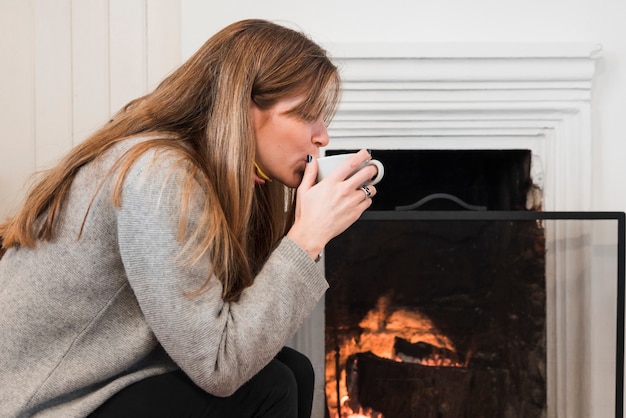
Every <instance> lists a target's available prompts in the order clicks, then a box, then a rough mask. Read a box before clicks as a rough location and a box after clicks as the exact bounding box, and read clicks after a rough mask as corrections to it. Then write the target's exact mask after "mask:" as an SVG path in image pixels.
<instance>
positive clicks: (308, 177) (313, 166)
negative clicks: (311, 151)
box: [300, 156, 317, 189]
mask: <svg viewBox="0 0 626 418" xmlns="http://www.w3.org/2000/svg"><path fill="white" fill-rule="evenodd" d="M310 160H311V161H308V162H307V163H306V166H305V167H304V175H303V176H302V182H301V183H300V186H301V187H304V188H307V189H310V188H311V187H313V186H314V185H315V181H316V179H317V160H316V159H315V158H313V157H312V156H311V157H310Z"/></svg>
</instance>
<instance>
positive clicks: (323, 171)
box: [317, 154, 385, 186]
mask: <svg viewBox="0 0 626 418" xmlns="http://www.w3.org/2000/svg"><path fill="white" fill-rule="evenodd" d="M352 155H354V154H337V155H329V156H326V157H320V158H318V159H317V181H320V180H322V179H323V178H325V177H326V176H328V175H329V174H330V173H331V172H332V171H334V170H335V169H336V168H337V167H338V166H339V165H340V164H341V163H342V162H344V161H345V160H346V159H347V158H349V157H350V156H352ZM367 165H375V166H376V168H377V169H378V173H377V174H376V177H374V178H373V179H371V180H368V181H366V182H365V183H364V184H363V185H364V186H369V185H372V184H376V183H378V182H379V181H380V180H382V178H383V176H384V175H385V167H383V163H381V162H380V161H378V160H368V161H364V162H363V163H361V165H359V166H358V167H357V169H356V170H354V171H353V172H352V173H350V174H349V175H348V177H351V176H352V175H353V174H354V173H356V172H357V171H359V170H360V169H362V168H363V167H365V166H367ZM348 177H346V178H348Z"/></svg>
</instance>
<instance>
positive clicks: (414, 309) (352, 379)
mask: <svg viewBox="0 0 626 418" xmlns="http://www.w3.org/2000/svg"><path fill="white" fill-rule="evenodd" d="M350 151H353V150H333V151H329V152H328V153H329V154H334V153H341V152H350ZM372 153H373V156H374V158H376V159H378V160H380V161H381V162H383V164H384V165H385V167H388V169H387V171H386V177H385V178H384V179H383V180H382V181H381V182H380V183H379V185H378V188H379V189H380V190H381V192H380V194H379V195H377V197H376V199H375V202H374V203H373V205H372V207H371V208H370V211H369V212H367V213H366V216H365V217H364V218H363V219H361V220H360V221H359V222H357V223H356V224H355V225H354V226H353V227H352V228H350V229H349V230H348V231H346V232H345V233H344V234H342V235H340V236H339V237H337V238H336V239H334V240H332V241H331V242H330V243H329V244H328V246H327V248H326V259H325V268H326V274H327V278H328V280H329V283H330V285H331V289H330V291H329V292H328V293H327V294H326V301H325V307H326V309H325V319H326V322H325V336H326V337H325V341H326V348H325V360H326V369H325V378H326V381H325V388H326V389H325V390H326V399H327V404H328V414H329V416H331V417H340V418H350V417H356V416H368V417H385V418H410V417H413V418H435V417H439V418H454V417H461V416H498V417H510V418H515V417H529V416H533V417H540V416H545V415H546V379H545V377H546V362H545V359H546V338H545V329H546V322H545V319H546V315H545V306H546V303H545V302H546V295H545V236H544V229H543V227H542V225H541V224H540V223H537V222H533V221H527V222H506V221H500V222H496V221H482V222H467V221H446V222H431V221H419V220H416V219H406V220H402V218H396V217H394V215H395V213H397V212H398V211H399V212H400V213H403V212H404V211H406V210H425V209H427V210H430V211H433V210H435V211H441V210H454V209H456V210H460V209H468V210H474V211H503V210H527V209H528V210H536V209H537V208H540V207H541V199H540V198H536V196H537V193H536V190H538V188H537V186H536V185H535V184H534V183H533V181H532V178H531V175H530V166H531V164H530V158H531V156H530V152H529V151H528V150H499V151H495V150H482V151H481V150H471V151H468V150H461V151H458V150H457V151H453V150H447V151H433V150H429V151H420V150H393V151H389V150H382V151H378V150H373V151H372ZM535 199H537V200H535ZM410 202H415V203H413V204H409V205H407V204H406V203H410ZM403 203H404V205H400V204H403ZM377 211H384V212H382V214H385V215H387V217H391V218H390V219H388V220H384V219H379V220H377V217H376V215H375V214H376V213H377ZM529 388H532V390H529Z"/></svg>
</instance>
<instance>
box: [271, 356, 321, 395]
mask: <svg viewBox="0 0 626 418" xmlns="http://www.w3.org/2000/svg"><path fill="white" fill-rule="evenodd" d="M276 359H277V360H279V361H280V362H282V363H283V364H285V365H286V366H287V367H288V368H289V369H290V370H291V371H292V373H293V374H294V375H295V378H296V381H297V382H298V384H299V385H306V386H309V385H313V382H314V381H315V371H314V369H313V364H312V363H311V360H309V358H308V357H307V356H305V355H304V354H302V353H300V352H298V351H296V350H294V349H292V348H289V347H285V348H283V349H282V350H281V352H280V353H279V354H278V355H277V356H276Z"/></svg>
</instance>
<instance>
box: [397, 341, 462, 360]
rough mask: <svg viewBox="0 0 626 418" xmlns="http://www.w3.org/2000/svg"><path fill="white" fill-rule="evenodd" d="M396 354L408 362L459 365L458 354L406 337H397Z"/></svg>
mask: <svg viewBox="0 0 626 418" xmlns="http://www.w3.org/2000/svg"><path fill="white" fill-rule="evenodd" d="M393 353H394V355H395V356H396V357H397V358H398V359H400V360H402V361H403V362H407V363H418V364H424V365H428V366H459V365H460V363H459V358H458V356H457V354H456V353H455V352H454V351H452V350H449V349H447V348H444V347H436V346H434V345H432V344H429V343H426V342H423V341H418V342H416V343H412V342H410V341H407V340H405V339H404V338H400V337H395V338H394V343H393Z"/></svg>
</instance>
